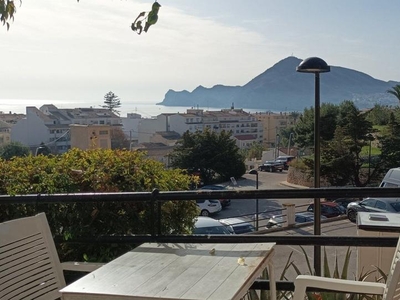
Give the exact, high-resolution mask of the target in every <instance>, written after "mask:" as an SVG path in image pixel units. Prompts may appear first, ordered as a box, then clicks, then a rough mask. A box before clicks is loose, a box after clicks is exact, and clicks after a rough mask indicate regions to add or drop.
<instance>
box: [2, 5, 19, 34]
mask: <svg viewBox="0 0 400 300" xmlns="http://www.w3.org/2000/svg"><path fill="white" fill-rule="evenodd" d="M20 2H21V1H20ZM16 11H17V10H16V8H15V4H14V1H13V0H0V22H1V23H3V25H6V26H7V30H8V29H10V21H11V20H12V21H14V14H15V13H16Z"/></svg>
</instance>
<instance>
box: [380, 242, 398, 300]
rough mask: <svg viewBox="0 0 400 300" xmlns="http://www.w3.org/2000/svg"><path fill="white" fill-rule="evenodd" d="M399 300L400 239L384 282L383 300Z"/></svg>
mask: <svg viewBox="0 0 400 300" xmlns="http://www.w3.org/2000/svg"><path fill="white" fill-rule="evenodd" d="M396 299H397V300H400V238H399V241H398V242H397V247H396V251H395V252H394V255H393V260H392V264H391V266H390V270H389V274H388V277H387V280H386V288H385V292H384V294H383V300H396Z"/></svg>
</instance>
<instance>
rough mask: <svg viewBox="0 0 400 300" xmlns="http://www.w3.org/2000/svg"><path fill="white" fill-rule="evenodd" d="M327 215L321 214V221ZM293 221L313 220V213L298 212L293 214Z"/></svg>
mask: <svg viewBox="0 0 400 300" xmlns="http://www.w3.org/2000/svg"><path fill="white" fill-rule="evenodd" d="M326 219H327V217H325V216H323V215H321V221H322V220H326ZM294 221H295V222H296V223H308V222H314V213H313V212H311V211H305V212H299V213H296V214H295V217H294Z"/></svg>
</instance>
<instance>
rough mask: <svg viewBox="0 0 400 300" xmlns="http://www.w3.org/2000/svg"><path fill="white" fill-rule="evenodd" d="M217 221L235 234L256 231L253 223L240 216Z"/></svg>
mask: <svg viewBox="0 0 400 300" xmlns="http://www.w3.org/2000/svg"><path fill="white" fill-rule="evenodd" d="M219 222H220V223H222V224H224V225H226V226H228V227H229V228H230V230H231V231H232V232H233V233H235V234H241V233H249V232H253V231H256V229H255V228H254V226H253V225H251V224H250V223H248V222H246V221H245V220H243V219H240V218H229V219H220V220H219Z"/></svg>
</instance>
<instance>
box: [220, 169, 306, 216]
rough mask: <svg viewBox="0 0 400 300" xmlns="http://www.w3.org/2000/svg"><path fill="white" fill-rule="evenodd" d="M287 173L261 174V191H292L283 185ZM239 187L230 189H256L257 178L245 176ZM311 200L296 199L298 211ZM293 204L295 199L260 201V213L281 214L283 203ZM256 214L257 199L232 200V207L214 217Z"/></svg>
mask: <svg viewBox="0 0 400 300" xmlns="http://www.w3.org/2000/svg"><path fill="white" fill-rule="evenodd" d="M286 176H287V173H286V171H283V172H274V173H270V172H259V174H258V186H259V189H285V188H287V189H291V188H293V187H290V186H287V185H283V184H282V183H283V182H286ZM237 183H238V186H235V187H230V188H233V189H250V190H251V189H255V188H256V176H255V175H250V174H245V175H244V176H243V178H242V179H240V180H238V182H237ZM310 201H311V199H296V207H299V208H298V210H299V211H301V210H303V211H304V210H305V209H306V207H305V206H304V205H306V204H308V203H310ZM288 202H290V203H293V199H259V200H258V211H259V212H264V211H268V212H269V213H270V214H280V209H281V208H282V204H283V203H288ZM255 212H256V199H232V200H231V205H230V206H228V207H226V208H224V209H223V210H222V211H221V212H219V213H218V214H216V215H214V216H212V217H213V218H215V219H223V218H231V217H236V216H244V215H248V216H249V217H250V216H251V217H254V215H255Z"/></svg>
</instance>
